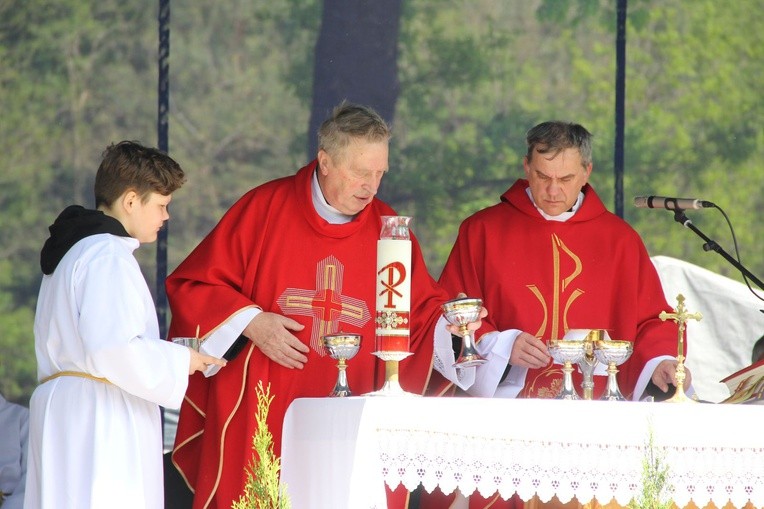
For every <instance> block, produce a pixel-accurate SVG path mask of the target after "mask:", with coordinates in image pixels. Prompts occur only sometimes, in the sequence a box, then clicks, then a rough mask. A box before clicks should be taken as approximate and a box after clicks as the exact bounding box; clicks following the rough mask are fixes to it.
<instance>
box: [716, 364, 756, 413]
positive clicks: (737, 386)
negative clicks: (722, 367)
mask: <svg viewBox="0 0 764 509" xmlns="http://www.w3.org/2000/svg"><path fill="white" fill-rule="evenodd" d="M722 382H723V383H725V384H727V388H728V389H729V391H730V394H731V395H730V397H729V398H727V399H725V400H724V401H722V403H759V404H764V359H762V360H760V361H759V362H756V363H754V364H751V365H750V366H748V367H746V368H743V369H741V370H740V371H737V372H735V373H732V374H731V375H730V376H728V377H727V378H724V379H723V380H722Z"/></svg>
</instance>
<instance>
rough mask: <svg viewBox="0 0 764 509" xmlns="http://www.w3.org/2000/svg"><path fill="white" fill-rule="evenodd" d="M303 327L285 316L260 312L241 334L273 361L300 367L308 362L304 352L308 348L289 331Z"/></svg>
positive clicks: (291, 366) (299, 329) (307, 350)
mask: <svg viewBox="0 0 764 509" xmlns="http://www.w3.org/2000/svg"><path fill="white" fill-rule="evenodd" d="M304 328H305V326H304V325H302V324H301V323H299V322H296V321H294V320H292V319H291V318H287V317H286V316H283V315H279V314H277V313H268V312H262V313H259V314H258V315H257V316H256V317H254V318H253V319H252V321H251V322H249V324H248V325H247V327H246V328H245V329H244V332H243V334H244V335H245V336H246V337H248V338H249V340H250V341H252V342H253V343H254V344H255V346H256V347H257V348H259V349H260V351H261V352H263V353H264V354H265V355H266V357H268V358H269V359H270V360H272V361H273V362H275V363H277V364H281V365H282V366H284V367H285V368H298V369H302V367H303V365H304V364H305V363H306V362H308V358H307V357H306V356H305V355H304V354H306V353H308V352H309V351H310V349H309V348H308V345H306V344H305V343H303V342H302V341H300V340H299V339H297V338H296V337H295V336H294V334H292V333H291V332H289V331H301V330H303V329H304Z"/></svg>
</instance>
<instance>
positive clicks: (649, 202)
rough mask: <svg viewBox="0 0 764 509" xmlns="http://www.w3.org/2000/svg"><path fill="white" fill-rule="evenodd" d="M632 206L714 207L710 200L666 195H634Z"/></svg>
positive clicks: (680, 208)
mask: <svg viewBox="0 0 764 509" xmlns="http://www.w3.org/2000/svg"><path fill="white" fill-rule="evenodd" d="M634 206H635V207H637V208H640V209H668V210H684V209H708V208H712V207H716V205H714V204H713V203H711V202H710V201H705V200H698V199H695V198H668V197H666V196H636V197H634Z"/></svg>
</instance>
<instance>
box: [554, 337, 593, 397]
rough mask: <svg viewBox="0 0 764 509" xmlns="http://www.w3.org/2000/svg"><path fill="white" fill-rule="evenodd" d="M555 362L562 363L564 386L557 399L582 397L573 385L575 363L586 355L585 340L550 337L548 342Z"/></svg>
mask: <svg viewBox="0 0 764 509" xmlns="http://www.w3.org/2000/svg"><path fill="white" fill-rule="evenodd" d="M546 345H547V349H548V350H549V355H551V356H552V359H554V362H556V363H557V364H562V388H561V389H560V394H558V395H557V399H581V397H580V396H579V395H578V393H577V392H576V389H575V387H573V365H574V364H578V363H579V362H580V361H581V360H583V358H584V356H585V355H586V349H585V346H584V342H583V341H579V340H574V339H550V340H549V341H547V343H546Z"/></svg>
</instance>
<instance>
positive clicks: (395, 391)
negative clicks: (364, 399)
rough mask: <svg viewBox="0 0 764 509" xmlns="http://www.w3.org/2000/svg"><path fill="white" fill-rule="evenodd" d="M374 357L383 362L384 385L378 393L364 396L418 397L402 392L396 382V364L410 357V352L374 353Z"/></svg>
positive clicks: (369, 393) (401, 388)
mask: <svg viewBox="0 0 764 509" xmlns="http://www.w3.org/2000/svg"><path fill="white" fill-rule="evenodd" d="M374 355H376V356H377V357H379V358H380V359H382V360H383V361H385V383H384V384H383V385H382V388H381V389H379V390H378V391H374V392H368V393H366V394H364V396H420V394H414V393H412V392H406V391H404V390H403V387H401V384H400V383H399V382H398V363H399V362H400V361H402V360H403V359H405V358H406V357H408V356H409V355H411V352H374Z"/></svg>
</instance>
